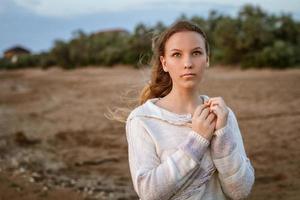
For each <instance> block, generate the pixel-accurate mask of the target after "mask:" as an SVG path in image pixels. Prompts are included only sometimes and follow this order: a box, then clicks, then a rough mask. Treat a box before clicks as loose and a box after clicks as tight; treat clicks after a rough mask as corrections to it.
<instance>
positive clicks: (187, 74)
mask: <svg viewBox="0 0 300 200" xmlns="http://www.w3.org/2000/svg"><path fill="white" fill-rule="evenodd" d="M193 76H196V74H194V73H186V74H182V75H181V77H193Z"/></svg>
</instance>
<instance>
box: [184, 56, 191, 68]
mask: <svg viewBox="0 0 300 200" xmlns="http://www.w3.org/2000/svg"><path fill="white" fill-rule="evenodd" d="M184 68H188V69H189V68H192V61H191V58H189V57H188V58H186V59H185V61H184Z"/></svg>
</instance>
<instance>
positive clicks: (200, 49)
mask: <svg viewBox="0 0 300 200" xmlns="http://www.w3.org/2000/svg"><path fill="white" fill-rule="evenodd" d="M196 49H200V50H202V48H201V47H195V48H193V50H196Z"/></svg>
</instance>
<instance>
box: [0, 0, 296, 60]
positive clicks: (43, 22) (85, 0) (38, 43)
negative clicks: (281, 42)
mask: <svg viewBox="0 0 300 200" xmlns="http://www.w3.org/2000/svg"><path fill="white" fill-rule="evenodd" d="M246 3H251V4H252V5H259V6H260V7H261V8H262V9H264V10H265V11H267V12H268V13H273V14H278V15H279V14H281V13H290V14H291V15H292V16H293V18H294V19H296V20H298V21H299V20H300V1H299V0H285V1H282V0H264V1H259V0H251V1H247V0H239V1H237V0H203V1H202V0H118V1H116V0H115V1H114V0H111V1H106V2H105V3H104V1H100V0H0V24H1V25H0V27H1V31H0V51H1V53H0V55H1V54H2V52H3V51H4V50H5V49H7V48H10V47H12V46H14V45H22V46H24V47H26V48H28V49H30V50H31V51H33V52H40V51H43V50H44V51H46V50H48V49H49V48H51V47H52V45H53V42H54V40H55V39H63V40H68V39H70V38H71V37H72V32H74V31H76V30H78V29H81V30H83V31H84V32H85V33H91V32H95V31H99V30H102V29H108V28H124V29H127V30H129V31H131V30H132V29H133V28H134V27H135V25H136V24H137V23H138V22H143V23H145V24H147V25H153V24H155V23H156V22H157V21H162V22H164V23H165V24H167V25H168V24H170V23H172V22H173V21H174V20H175V19H176V18H178V17H179V16H180V15H181V14H182V13H184V14H185V15H186V16H188V17H190V16H193V15H198V16H203V17H206V16H207V15H208V13H209V11H210V10H213V9H214V10H217V11H218V12H220V13H223V14H228V15H232V16H234V15H236V14H237V12H238V10H239V9H240V8H241V6H243V5H245V4H246Z"/></svg>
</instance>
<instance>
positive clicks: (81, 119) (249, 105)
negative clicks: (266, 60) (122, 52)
mask: <svg viewBox="0 0 300 200" xmlns="http://www.w3.org/2000/svg"><path fill="white" fill-rule="evenodd" d="M148 74H149V71H148V70H145V69H142V70H134V69H131V68H129V67H124V66H119V67H115V68H113V69H109V68H93V67H89V68H83V69H77V70H73V71H64V70H61V69H59V68H51V69H48V70H39V69H26V70H17V71H0V200H6V199H9V200H15V199H49V200H50V199H55V200H59V199H119V200H121V199H123V200H125V199H137V196H136V194H135V193H134V191H133V187H132V184H131V179H130V174H129V168H128V160H127V159H128V158H127V143H126V137H125V125H124V124H122V123H119V122H114V121H110V120H108V119H106V118H105V117H104V113H106V112H107V107H109V106H124V105H126V104H125V103H124V99H123V98H121V96H123V95H126V94H127V96H130V97H132V98H134V95H136V94H137V91H139V89H140V88H141V87H142V86H143V85H144V84H145V82H146V81H147V79H148ZM299 86H300V70H296V69H293V70H284V71H274V70H247V71H241V70H238V69H235V70H233V69H228V68H225V69H224V68H220V67H216V68H211V69H209V70H208V71H207V73H206V75H205V79H204V81H203V83H202V88H201V93H202V94H206V95H208V96H211V97H213V96H222V97H223V98H224V100H225V102H226V103H227V105H228V106H229V107H231V108H232V109H233V111H234V112H235V113H236V115H237V118H238V121H239V125H240V129H241V132H242V134H243V139H244V144H245V148H246V152H247V154H248V157H249V158H250V160H251V161H252V164H253V166H254V168H255V170H256V181H255V186H254V188H253V190H252V193H251V195H250V197H249V199H298V198H299V196H300V190H299V188H300V148H299V143H300V137H299V133H300V108H299V105H300V87H299ZM128 91H131V92H130V93H127V92H128ZM130 105H132V103H131V104H130ZM297 197H298V198H297Z"/></svg>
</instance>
